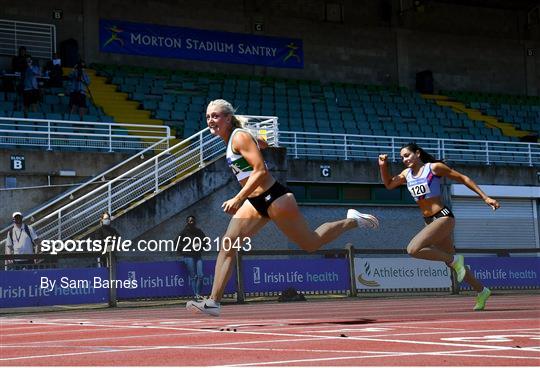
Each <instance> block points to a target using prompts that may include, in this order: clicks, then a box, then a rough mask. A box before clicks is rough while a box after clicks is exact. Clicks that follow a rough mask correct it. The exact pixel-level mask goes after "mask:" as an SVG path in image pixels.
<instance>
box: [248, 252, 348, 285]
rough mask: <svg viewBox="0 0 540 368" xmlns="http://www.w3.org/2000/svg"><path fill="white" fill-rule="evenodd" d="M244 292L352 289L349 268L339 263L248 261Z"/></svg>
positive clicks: (295, 260)
mask: <svg viewBox="0 0 540 368" xmlns="http://www.w3.org/2000/svg"><path fill="white" fill-rule="evenodd" d="M243 276H244V290H245V291H246V292H247V293H253V292H279V291H283V290H284V289H286V288H289V287H293V288H295V289H297V290H299V291H320V292H342V291H344V290H348V289H349V264H348V260H346V259H345V258H338V259H245V260H244V261H243Z"/></svg>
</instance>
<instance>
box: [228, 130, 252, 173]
mask: <svg viewBox="0 0 540 368" xmlns="http://www.w3.org/2000/svg"><path fill="white" fill-rule="evenodd" d="M237 132H246V133H247V134H249V136H250V137H252V138H253V136H252V135H251V133H250V132H249V131H248V130H246V129H240V128H237V129H234V130H233V132H232V133H231V137H230V138H229V143H227V153H226V154H225V158H226V159H227V165H229V167H230V168H231V170H232V172H233V174H234V175H236V179H237V180H238V181H241V180H244V179H246V178H249V176H250V175H251V173H252V172H253V167H252V166H251V165H250V164H249V162H247V160H246V159H245V158H244V156H242V155H241V154H239V153H236V152H234V151H233V149H232V141H233V137H234V135H235V134H236V133H237ZM253 140H254V141H255V143H256V144H257V147H258V146H259V144H258V143H257V140H256V139H255V138H253Z"/></svg>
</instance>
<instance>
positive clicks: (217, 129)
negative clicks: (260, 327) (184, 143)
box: [186, 99, 379, 316]
mask: <svg viewBox="0 0 540 368" xmlns="http://www.w3.org/2000/svg"><path fill="white" fill-rule="evenodd" d="M234 113H235V110H234V108H233V107H232V105H231V104H230V103H229V102H227V101H225V100H221V99H220V100H214V101H211V102H210V103H209V104H208V108H207V109H206V122H207V124H208V127H209V128H210V132H211V133H212V134H213V135H216V136H219V137H221V138H222V139H223V141H224V142H225V143H226V144H227V153H226V158H227V163H228V165H229V167H230V168H231V169H232V171H233V174H234V175H235V176H236V179H237V180H238V181H239V182H240V185H241V186H242V189H241V190H240V192H238V194H237V195H236V196H234V197H233V198H231V199H229V200H228V201H225V202H224V203H223V205H222V208H223V210H224V211H225V212H227V213H228V214H231V215H232V216H233V217H232V219H231V221H230V223H229V227H228V228H227V231H226V232H225V235H224V236H223V244H222V247H221V250H220V252H219V255H218V258H217V260H216V269H215V274H214V284H213V286H212V293H211V294H210V297H209V298H207V299H204V300H202V301H190V302H188V303H187V305H186V307H187V308H188V309H190V310H194V311H199V312H202V313H204V314H208V315H212V316H219V314H220V312H221V306H220V300H221V298H222V296H223V292H224V290H225V285H226V284H227V281H228V280H229V278H230V277H231V273H232V270H233V266H234V262H235V254H236V251H237V250H236V249H234V248H232V247H230V244H231V243H234V242H237V241H238V240H242V239H244V238H246V237H251V236H254V235H255V234H257V232H258V231H259V230H260V229H261V228H262V227H263V226H264V225H265V224H266V223H268V221H270V220H272V221H274V223H275V224H276V226H277V227H278V228H279V229H280V230H281V231H282V232H283V233H284V234H285V235H286V236H287V238H289V239H290V240H291V241H292V242H294V243H296V244H298V245H299V246H300V248H302V249H304V250H306V251H308V252H314V251H316V250H317V249H319V248H320V247H322V246H323V245H324V244H326V243H329V242H331V241H332V240H334V239H336V238H337V237H338V236H340V235H341V234H343V233H344V232H345V231H347V230H351V229H354V228H356V227H359V226H364V227H369V228H376V227H378V226H379V222H378V220H377V218H376V217H374V216H372V215H368V214H363V213H360V212H358V211H356V210H353V209H350V210H348V212H347V217H346V218H345V219H343V220H339V221H335V222H327V223H324V224H322V225H321V226H319V227H318V228H317V229H315V230H314V231H313V230H311V229H310V228H309V227H308V224H307V222H306V220H305V218H304V216H303V215H302V213H301V212H300V210H299V209H298V205H297V204H296V200H295V198H294V195H293V194H292V193H291V191H290V190H289V189H288V188H287V187H285V186H283V185H282V184H280V183H279V182H277V181H276V179H274V178H273V177H272V175H271V174H270V173H269V172H268V170H267V168H266V165H265V163H264V160H263V156H262V154H261V151H260V149H259V143H258V141H257V140H256V139H255V138H254V137H253V136H252V135H251V134H250V133H249V131H247V130H245V129H242V123H241V121H240V120H239V118H238V117H237V116H235V115H234ZM225 242H227V243H228V245H229V246H227V247H226V246H225Z"/></svg>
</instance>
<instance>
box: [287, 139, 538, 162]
mask: <svg viewBox="0 0 540 368" xmlns="http://www.w3.org/2000/svg"><path fill="white" fill-rule="evenodd" d="M279 137H280V138H279V143H280V145H281V146H284V147H287V148H288V151H287V154H288V155H289V156H292V157H293V158H303V157H306V158H313V157H324V158H325V159H332V158H334V159H343V160H351V159H352V160H354V159H375V158H377V157H378V155H379V154H381V153H388V154H389V156H390V157H391V159H392V160H393V161H396V160H397V159H398V158H399V151H400V149H401V147H402V146H403V145H405V144H407V143H410V142H416V143H417V144H418V145H420V146H422V147H423V148H424V149H426V150H427V151H429V152H431V153H433V155H434V156H435V157H437V158H439V159H444V160H447V161H453V162H468V163H470V162H478V163H485V164H487V165H491V164H492V163H505V164H514V165H515V164H516V163H517V164H525V165H528V166H535V165H540V143H524V142H503V141H480V140H466V139H446V138H444V139H443V138H425V137H397V136H377V135H355V134H337V133H311V132H296V131H280V132H279Z"/></svg>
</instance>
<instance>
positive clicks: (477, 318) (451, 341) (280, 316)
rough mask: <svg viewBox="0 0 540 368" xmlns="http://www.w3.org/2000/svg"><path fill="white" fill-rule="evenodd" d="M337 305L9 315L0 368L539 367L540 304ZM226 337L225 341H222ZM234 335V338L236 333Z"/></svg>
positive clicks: (521, 299)
mask: <svg viewBox="0 0 540 368" xmlns="http://www.w3.org/2000/svg"><path fill="white" fill-rule="evenodd" d="M473 304H474V299H473V297H470V296H448V297H428V298H426V297H422V298H420V297H416V298H415V297H412V298H407V299H404V298H394V299H388V298H387V299H379V298H369V299H362V298H358V299H341V300H333V301H308V302H304V303H290V304H279V303H264V304H263V303H253V304H246V305H227V306H225V307H224V308H223V312H222V317H220V318H211V317H202V316H199V315H194V314H191V313H190V312H188V311H186V310H185V309H184V308H183V307H182V306H174V307H159V308H139V309H132V308H129V309H122V308H118V309H103V310H92V311H66V312H54V313H41V314H39V313H36V314H31V315H28V314H25V315H8V316H4V317H2V318H0V327H1V329H0V352H1V354H0V366H28V365H32V366H49V365H55V366H59V365H71V366H81V365H85V366H89V365H91V366H100V365H106V366H150V365H154V366H155V365H163V366H167V365H174V366H178V365H181V366H185V365H196V366H206V365H228V366H238V367H243V366H370V365H371V366H373V365H377V366H393V365H399V366H403V365H405V366H415V365H416V366H420V365H429V366H449V365H450V366H457V365H467V366H538V365H540V307H539V305H540V296H538V295H494V296H493V297H492V298H491V300H490V301H489V303H488V308H487V310H486V311H483V312H472V311H471V308H472V306H473ZM227 329H228V330H229V331H227ZM235 329H236V332H235V331H234V330H235Z"/></svg>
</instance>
